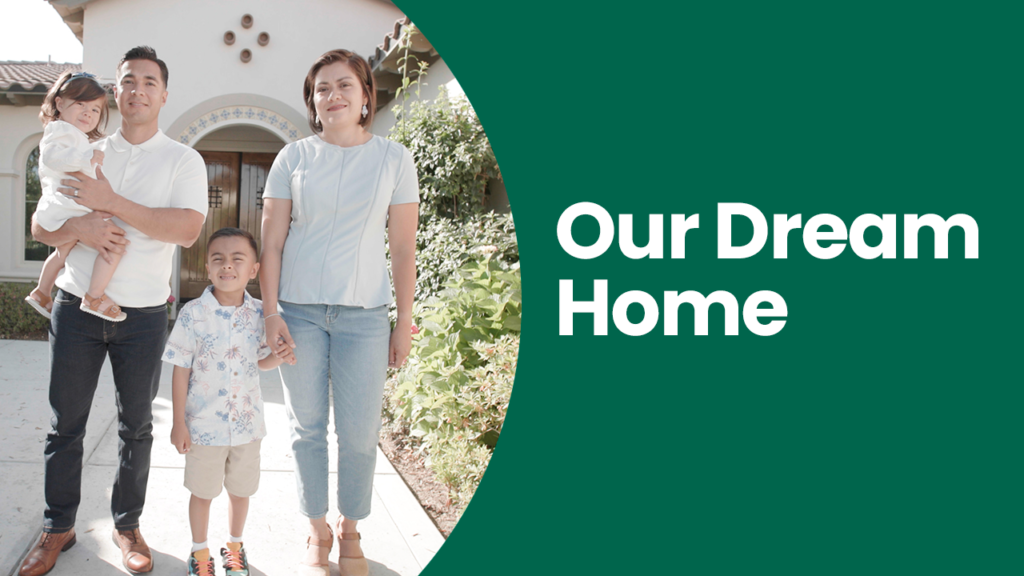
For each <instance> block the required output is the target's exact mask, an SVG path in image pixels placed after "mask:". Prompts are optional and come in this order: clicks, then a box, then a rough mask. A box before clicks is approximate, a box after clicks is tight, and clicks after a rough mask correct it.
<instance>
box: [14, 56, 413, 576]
mask: <svg viewBox="0 0 1024 576" xmlns="http://www.w3.org/2000/svg"><path fill="white" fill-rule="evenodd" d="M115 77H116V83H115V87H114V96H115V99H116V101H117V108H118V110H119V111H120V113H121V126H120V129H118V130H117V131H116V132H115V133H114V134H112V135H111V136H109V137H106V138H102V129H103V127H104V126H105V125H106V115H107V105H106V92H105V90H104V88H103V87H102V86H101V85H100V84H99V83H98V82H97V81H96V79H95V77H94V76H92V75H91V74H87V73H82V72H79V73H74V74H72V73H65V74H64V75H63V76H62V77H61V78H60V79H59V80H58V81H57V82H56V83H55V84H54V86H53V87H52V88H51V89H50V91H49V93H48V95H47V97H46V100H45V102H44V104H43V107H42V110H41V112H40V118H41V119H42V122H43V124H44V126H45V129H44V135H43V139H42V142H41V143H40V161H39V165H40V176H41V181H42V184H43V189H44V190H43V197H42V198H41V199H40V202H39V205H38V207H37V210H36V213H35V215H34V216H33V222H32V234H33V236H34V237H35V238H36V239H37V240H39V241H41V242H43V243H45V244H48V245H50V246H54V247H56V251H55V252H54V253H53V254H52V255H51V257H50V258H49V259H48V260H47V262H46V263H45V264H44V266H43V271H42V274H41V275H40V279H39V286H38V287H37V288H36V289H35V290H34V291H33V292H32V293H31V294H30V295H29V297H28V298H27V299H26V300H28V302H29V304H30V305H32V306H33V307H34V308H36V309H37V310H38V311H39V312H40V313H42V314H45V315H47V316H49V317H50V363H51V364H50V396H49V397H50V405H51V408H52V410H53V419H52V430H51V431H50V433H49V434H48V435H47V437H46V444H45V451H44V454H45V500H46V508H45V512H44V520H43V535H42V537H41V538H40V541H39V543H38V545H37V546H35V547H34V548H33V549H32V550H31V552H30V553H29V555H28V556H27V557H26V558H25V560H24V562H23V563H22V565H21V567H20V571H19V574H20V575H21V576H39V575H41V574H45V573H46V572H49V571H50V570H51V569H52V568H53V566H54V565H55V563H56V562H57V559H58V556H59V555H60V553H61V552H62V551H64V550H67V549H68V548H70V547H71V546H73V545H74V544H75V519H76V514H77V511H78V507H79V504H80V502H81V484H82V464H83V440H84V437H85V427H86V421H87V420H88V416H89V408H90V406H91V405H92V400H93V395H94V393H95V391H96V387H97V383H98V379H99V373H100V369H101V367H102V365H103V362H104V360H105V359H106V358H107V357H108V356H109V358H110V363H111V366H112V368H113V376H114V385H115V388H116V399H117V410H118V436H119V438H120V441H119V458H118V460H119V465H118V469H117V475H116V477H115V479H114V486H113V491H112V495H111V501H110V510H111V513H112V515H113V519H114V530H113V535H112V538H113V540H114V542H115V543H116V544H117V545H118V546H119V547H120V549H121V553H122V558H123V563H124V566H125V568H126V569H127V570H128V571H130V572H132V573H142V572H149V571H151V570H152V569H153V556H152V553H151V552H150V549H149V546H147V545H146V542H145V540H144V539H143V537H142V534H141V532H140V531H139V518H140V516H141V514H142V509H143V506H144V504H145V499H146V485H147V481H148V478H149V468H150V451H151V448H152V444H153V434H152V432H153V424H152V420H153V401H154V399H155V398H156V395H157V391H158V388H159V382H160V370H161V364H162V363H163V362H168V363H171V364H173V366H174V368H173V370H174V372H173V377H172V398H173V406H174V411H173V414H174V424H173V428H172V431H171V438H170V441H171V442H172V443H173V444H174V446H175V448H177V450H178V452H180V453H182V454H185V480H184V481H185V486H186V488H188V490H189V491H190V492H191V493H192V497H191V500H190V501H189V509H188V513H189V520H190V524H191V529H192V540H193V547H192V552H191V553H190V554H189V556H188V574H190V575H204V576H211V575H212V574H214V573H215V570H216V568H215V562H214V560H213V559H212V558H211V554H210V550H209V546H208V544H207V542H206V540H207V527H208V522H209V512H210V503H211V500H212V499H213V498H215V497H216V496H217V495H219V494H220V492H221V488H222V487H223V488H224V489H226V491H227V493H228V498H229V506H228V510H229V529H230V534H231V538H230V541H229V542H227V543H226V544H225V546H224V547H223V548H221V550H220V556H221V562H222V566H223V569H224V572H225V574H227V575H229V576H239V575H244V574H248V573H249V569H248V559H247V557H246V551H245V548H244V547H243V542H242V536H243V528H244V525H245V519H246V515H247V513H248V509H249V497H250V496H252V495H253V494H254V493H255V492H256V491H257V488H258V486H259V474H260V440H261V439H262V438H263V437H264V436H265V435H266V434H267V430H266V424H265V422H264V414H263V402H262V396H261V393H260V387H259V371H260V370H269V369H273V368H279V369H280V372H281V378H282V381H283V383H284V389H285V402H286V406H287V411H288V417H289V420H290V424H291V438H292V451H293V455H294V459H295V466H296V472H295V479H296V484H297V487H298V496H299V498H298V500H299V509H300V511H301V513H302V514H303V515H305V516H306V517H307V518H308V523H309V524H308V531H309V536H308V539H307V548H306V554H305V556H304V557H303V558H301V559H296V560H299V566H298V571H299V572H300V573H309V574H318V575H324V576H326V575H328V574H329V554H330V552H331V549H332V548H333V546H334V545H335V542H337V546H338V548H339V549H340V550H339V552H338V555H337V561H338V565H339V568H340V569H341V573H342V574H343V575H346V576H365V575H366V574H367V572H368V565H367V562H366V559H365V558H364V557H363V554H362V550H361V548H360V544H359V539H360V536H359V532H358V531H357V523H358V521H359V520H361V519H363V518H365V517H366V516H368V515H369V513H370V500H371V493H372V485H371V483H372V479H373V469H374V461H375V458H376V453H377V449H376V446H377V435H378V433H379V429H380V408H381V402H382V396H383V388H384V381H385V378H386V372H387V368H388V367H389V366H391V367H398V366H401V365H402V364H403V362H404V361H405V358H406V356H407V355H408V353H409V350H410V348H411V339H412V335H411V327H412V326H411V325H412V318H411V312H412V304H413V293H414V285H415V278H416V263H415V247H416V227H417V219H418V202H419V189H418V185H417V175H416V167H415V164H414V163H413V160H412V156H411V154H410V153H409V151H408V150H406V149H405V148H404V147H402V146H401V145H399V144H396V143H394V142H391V141H388V140H386V139H383V138H380V137H377V136H374V135H372V134H371V133H370V132H369V131H368V127H369V126H370V123H371V122H372V121H373V114H374V110H375V108H376V87H375V84H374V79H373V75H372V73H371V71H370V67H369V65H368V64H367V62H366V60H364V59H363V58H361V57H360V56H358V55H356V54H354V53H352V52H350V51H347V50H332V51H330V52H327V53H325V54H324V55H322V56H321V57H320V58H318V59H317V60H316V62H314V63H313V66H312V67H311V68H310V70H309V73H308V74H307V75H306V78H305V82H304V86H303V96H304V98H305V103H306V107H307V110H308V115H309V125H310V128H311V129H312V130H313V132H314V135H313V136H311V137H309V138H306V139H303V140H300V141H297V142H294V143H291V144H289V145H287V146H286V147H285V148H284V149H283V150H281V152H280V153H279V154H278V156H277V159H276V160H275V161H274V164H273V167H272V168H271V170H270V173H269V175H268V178H267V184H266V189H265V191H264V196H263V197H264V206H263V229H262V241H263V246H262V252H260V251H259V250H258V249H257V244H256V241H255V240H254V239H253V237H252V235H251V234H249V233H248V232H246V231H243V230H239V229H237V228H223V229H221V230H218V231H216V232H215V233H214V234H212V235H211V236H210V237H209V239H208V246H207V260H206V267H207V272H208V274H209V278H210V280H211V282H212V286H210V287H208V288H207V289H206V291H205V292H204V293H203V294H202V296H201V297H199V298H197V299H195V300H192V301H190V302H188V303H187V304H186V305H185V306H183V307H182V309H181V311H180V313H179V315H178V318H177V320H176V322H175V325H174V329H173V330H172V332H171V334H170V337H168V335H167V309H166V304H165V303H166V301H167V297H168V295H169V294H170V289H169V281H170V278H171V272H172V261H173V256H174V250H175V246H185V247H187V246H190V245H192V244H193V243H194V242H195V241H196V240H197V239H198V238H199V236H200V233H201V231H202V229H203V223H204V220H205V217H206V211H207V204H208V200H207V176H206V167H205V165H204V162H203V159H202V158H201V157H200V155H199V154H198V153H197V152H196V151H195V150H193V149H191V148H189V147H187V146H184V145H182V144H179V143H177V142H175V141H173V140H171V139H170V138H168V137H167V136H165V135H164V134H163V133H162V132H161V131H160V130H159V128H158V123H159V115H160V109H161V108H162V107H163V106H164V104H165V103H166V101H167V81H168V70H167V65H166V64H165V63H164V62H163V61H162V60H160V59H159V58H157V55H156V52H155V51H154V50H153V49H151V48H149V47H145V46H142V47H137V48H133V49H131V50H129V51H128V52H127V53H126V54H125V55H124V57H123V58H122V59H121V61H120V62H119V63H118V66H117V71H116V76H115ZM385 238H386V239H387V244H388V246H389V247H390V253H391V274H390V277H389V273H388V262H387V257H386V254H385ZM257 277H259V281H260V286H261V292H262V296H263V301H262V302H261V301H260V300H257V299H255V298H252V297H251V296H249V294H248V293H247V292H246V290H245V287H246V285H247V283H248V282H249V281H250V280H252V279H255V278H257ZM392 279H393V285H394V298H392ZM54 285H56V287H57V288H58V289H59V290H58V291H57V294H56V297H54V298H53V299H51V291H52V289H53V286H54ZM393 302H394V303H396V305H397V309H398V320H397V322H396V323H395V325H394V326H392V322H391V320H390V319H389V316H388V309H389V306H390V305H391V304H392V303H393ZM331 398H333V404H334V406H333V408H334V415H335V429H336V432H337V435H338V452H339V453H338V461H339V466H338V485H337V491H338V506H339V508H340V516H339V517H338V522H337V523H336V524H335V525H334V528H333V529H332V526H331V523H329V522H328V521H327V515H328V512H329V509H328V508H329V507H328V489H329V487H328V478H329V476H328V455H327V426H328V418H329V412H330V406H329V404H330V399H331Z"/></svg>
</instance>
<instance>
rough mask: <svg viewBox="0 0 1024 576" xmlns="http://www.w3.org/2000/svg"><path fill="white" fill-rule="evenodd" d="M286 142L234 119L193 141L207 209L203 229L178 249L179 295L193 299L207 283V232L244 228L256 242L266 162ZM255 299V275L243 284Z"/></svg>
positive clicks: (270, 162) (208, 282)
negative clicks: (188, 244)
mask: <svg viewBox="0 0 1024 576" xmlns="http://www.w3.org/2000/svg"><path fill="white" fill-rule="evenodd" d="M284 145H285V141H284V140H283V139H282V138H281V137H280V136H279V135H278V134H277V133H275V132H271V131H268V130H264V129H263V128H261V127H260V126H257V125H254V124H233V125H229V126H225V127H224V128H220V129H218V130H214V131H210V132H207V133H205V134H203V135H202V138H201V139H200V140H198V141H196V142H195V143H194V144H193V148H195V149H196V150H198V151H199V153H200V154H201V155H202V157H203V160H204V161H205V162H206V174H207V186H208V187H207V194H208V200H209V211H208V212H207V215H206V223H205V224H204V225H203V232H202V234H201V235H200V237H199V239H198V240H196V242H195V244H193V245H192V246H191V247H190V248H186V249H182V251H181V259H180V276H179V278H180V281H179V297H180V299H181V301H182V302H186V301H188V300H190V299H192V298H197V297H198V296H200V295H201V294H202V293H203V290H204V289H205V288H206V286H208V285H209V284H210V281H209V278H208V277H207V274H206V248H207V244H208V239H209V237H210V235H211V234H213V233H214V232H215V231H217V230H219V229H220V228H224V227H235V228H241V229H242V230H247V231H249V232H251V233H252V235H253V236H255V237H256V242H257V244H258V245H259V246H260V247H262V244H261V242H260V222H261V220H262V217H263V189H264V188H265V187H266V182H267V174H268V173H269V172H270V166H271V165H272V164H273V162H274V158H275V157H276V156H277V152H278V151H279V150H280V149H281V148H283V147H284ZM248 291H249V294H251V295H252V296H254V297H256V298H259V297H260V287H259V282H258V281H257V280H253V281H251V282H250V283H249V286H248Z"/></svg>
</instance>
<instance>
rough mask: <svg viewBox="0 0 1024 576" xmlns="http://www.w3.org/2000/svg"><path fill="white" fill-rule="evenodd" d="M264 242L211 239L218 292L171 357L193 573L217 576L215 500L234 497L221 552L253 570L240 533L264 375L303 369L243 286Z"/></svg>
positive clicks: (209, 296) (183, 317)
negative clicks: (278, 345) (276, 343)
mask: <svg viewBox="0 0 1024 576" xmlns="http://www.w3.org/2000/svg"><path fill="white" fill-rule="evenodd" d="M256 260H257V255H256V240H255V239H253V237H252V235H251V234H249V233H248V232H246V231H244V230H239V229H238V228H221V229H220V230H217V231H216V232H214V233H213V235H211V236H210V240H209V244H208V247H207V257H206V271H207V274H209V276H210V280H211V281H212V282H213V286H209V287H207V288H206V291H204V292H203V295H202V296H201V297H199V298H197V299H195V300H193V301H191V302H189V303H188V304H185V306H183V307H182V309H181V312H180V314H178V320H177V322H175V324H174V330H172V331H171V336H170V338H169V339H168V341H167V347H166V349H165V350H164V356H163V359H164V361H166V362H170V363H172V364H174V376H173V379H172V382H173V389H172V396H173V400H174V425H173V427H172V429H171V443H172V444H174V447H175V448H177V450H178V453H179V454H185V487H186V488H188V489H189V491H191V492H192V498H191V500H190V501H189V505H188V517H189V523H190V524H191V526H192V554H191V555H190V556H189V560H188V573H189V576H213V574H214V570H213V560H212V559H211V558H210V549H209V547H208V546H207V544H206V532H207V529H208V527H209V521H210V503H211V501H212V500H213V499H214V498H215V497H217V495H218V494H220V490H221V486H223V487H224V488H226V489H227V492H228V498H229V500H228V515H229V516H230V519H229V528H230V530H231V541H230V542H228V543H227V547H226V548H221V551H220V554H221V557H222V559H223V565H224V571H225V573H226V575H227V576H245V575H248V574H249V564H248V561H247V560H246V556H245V549H244V548H243V547H242V529H243V527H244V526H245V518H246V515H247V514H248V512H249V497H250V496H252V495H253V494H255V493H256V489H257V487H258V486H259V480H260V439H262V438H263V437H264V436H265V435H266V433H267V432H266V425H265V423H264V421H263V400H262V396H261V394H260V376H259V371H258V370H257V367H258V368H259V370H270V369H272V368H276V367H277V366H279V365H280V364H281V363H282V362H288V363H289V364H294V363H295V356H294V355H293V354H291V352H290V351H289V352H287V353H286V355H285V356H284V357H281V358H279V357H277V356H275V355H274V354H272V353H271V350H270V347H269V346H267V342H266V336H265V334H264V325H263V303H262V302H260V301H259V300H256V299H255V298H252V297H251V296H249V294H248V293H247V292H246V291H245V285H246V284H247V283H248V282H249V280H251V279H253V278H256V274H257V273H258V272H259V268H260V265H259V263H258V262H257V261H256Z"/></svg>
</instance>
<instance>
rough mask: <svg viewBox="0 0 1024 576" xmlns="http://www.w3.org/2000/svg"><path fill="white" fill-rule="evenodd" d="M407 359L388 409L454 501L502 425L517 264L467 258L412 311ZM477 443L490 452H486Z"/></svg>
mask: <svg viewBox="0 0 1024 576" xmlns="http://www.w3.org/2000/svg"><path fill="white" fill-rule="evenodd" d="M414 318H415V323H416V325H417V326H419V330H420V332H419V334H418V335H416V336H414V337H413V349H412V353H411V354H410V356H409V362H408V363H407V364H406V366H405V367H404V368H403V369H402V370H401V371H399V372H398V374H397V377H396V378H395V381H394V384H393V386H392V388H393V392H392V394H390V397H389V400H388V404H389V408H390V411H391V416H392V417H393V418H395V419H396V420H397V421H399V422H401V423H403V424H405V425H406V426H408V428H409V430H410V434H411V435H412V436H413V437H415V438H419V439H420V443H421V444H420V451H421V452H425V453H426V454H427V455H428V459H427V465H428V467H431V468H432V469H434V470H435V472H436V473H437V475H438V479H439V480H441V481H442V482H445V483H446V484H448V485H449V487H450V488H451V490H452V493H451V496H452V499H453V501H458V502H461V503H463V504H465V503H468V501H469V497H471V496H472V492H473V490H475V487H476V485H477V483H479V481H480V477H482V475H483V471H484V470H485V469H486V466H487V462H486V460H489V451H490V449H493V447H494V446H495V444H496V443H497V441H498V436H499V435H500V433H501V426H502V423H503V422H504V419H505V412H506V411H507V409H508V401H509V398H510V397H511V393H512V382H513V380H514V378H515V366H516V354H517V353H518V348H519V336H518V334H519V331H520V326H521V323H522V282H521V277H520V273H519V270H518V268H513V269H509V270H505V269H502V267H501V265H500V264H498V262H496V261H495V260H493V259H491V258H487V259H485V260H482V261H472V262H469V263H467V264H466V265H465V266H463V267H462V268H460V269H459V270H458V272H457V274H456V275H455V277H454V278H453V279H452V280H451V281H450V282H448V283H446V284H445V290H443V291H442V292H441V294H440V295H439V296H438V297H433V298H430V299H428V300H426V301H425V302H423V303H422V304H420V305H419V306H417V309H416V312H415V314H414ZM480 449H484V450H486V451H487V452H488V456H487V458H486V459H484V458H483V453H482V452H480Z"/></svg>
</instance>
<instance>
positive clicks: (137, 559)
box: [114, 528, 153, 574]
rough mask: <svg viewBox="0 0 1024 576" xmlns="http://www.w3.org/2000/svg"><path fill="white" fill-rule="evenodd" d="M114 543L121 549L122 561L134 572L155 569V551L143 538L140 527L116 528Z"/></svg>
mask: <svg viewBox="0 0 1024 576" xmlns="http://www.w3.org/2000/svg"><path fill="white" fill-rule="evenodd" d="M114 544H116V545H117V546H118V547H119V548H120V549H121V563H122V564H124V567H125V568H126V569H127V570H128V571H129V572H131V573H132V574H141V573H142V572H149V571H151V570H153V553H152V552H150V551H149V545H147V544H146V541H145V540H143V539H142V533H140V532H139V529H138V528H136V529H134V530H118V529H117V528H115V529H114Z"/></svg>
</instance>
